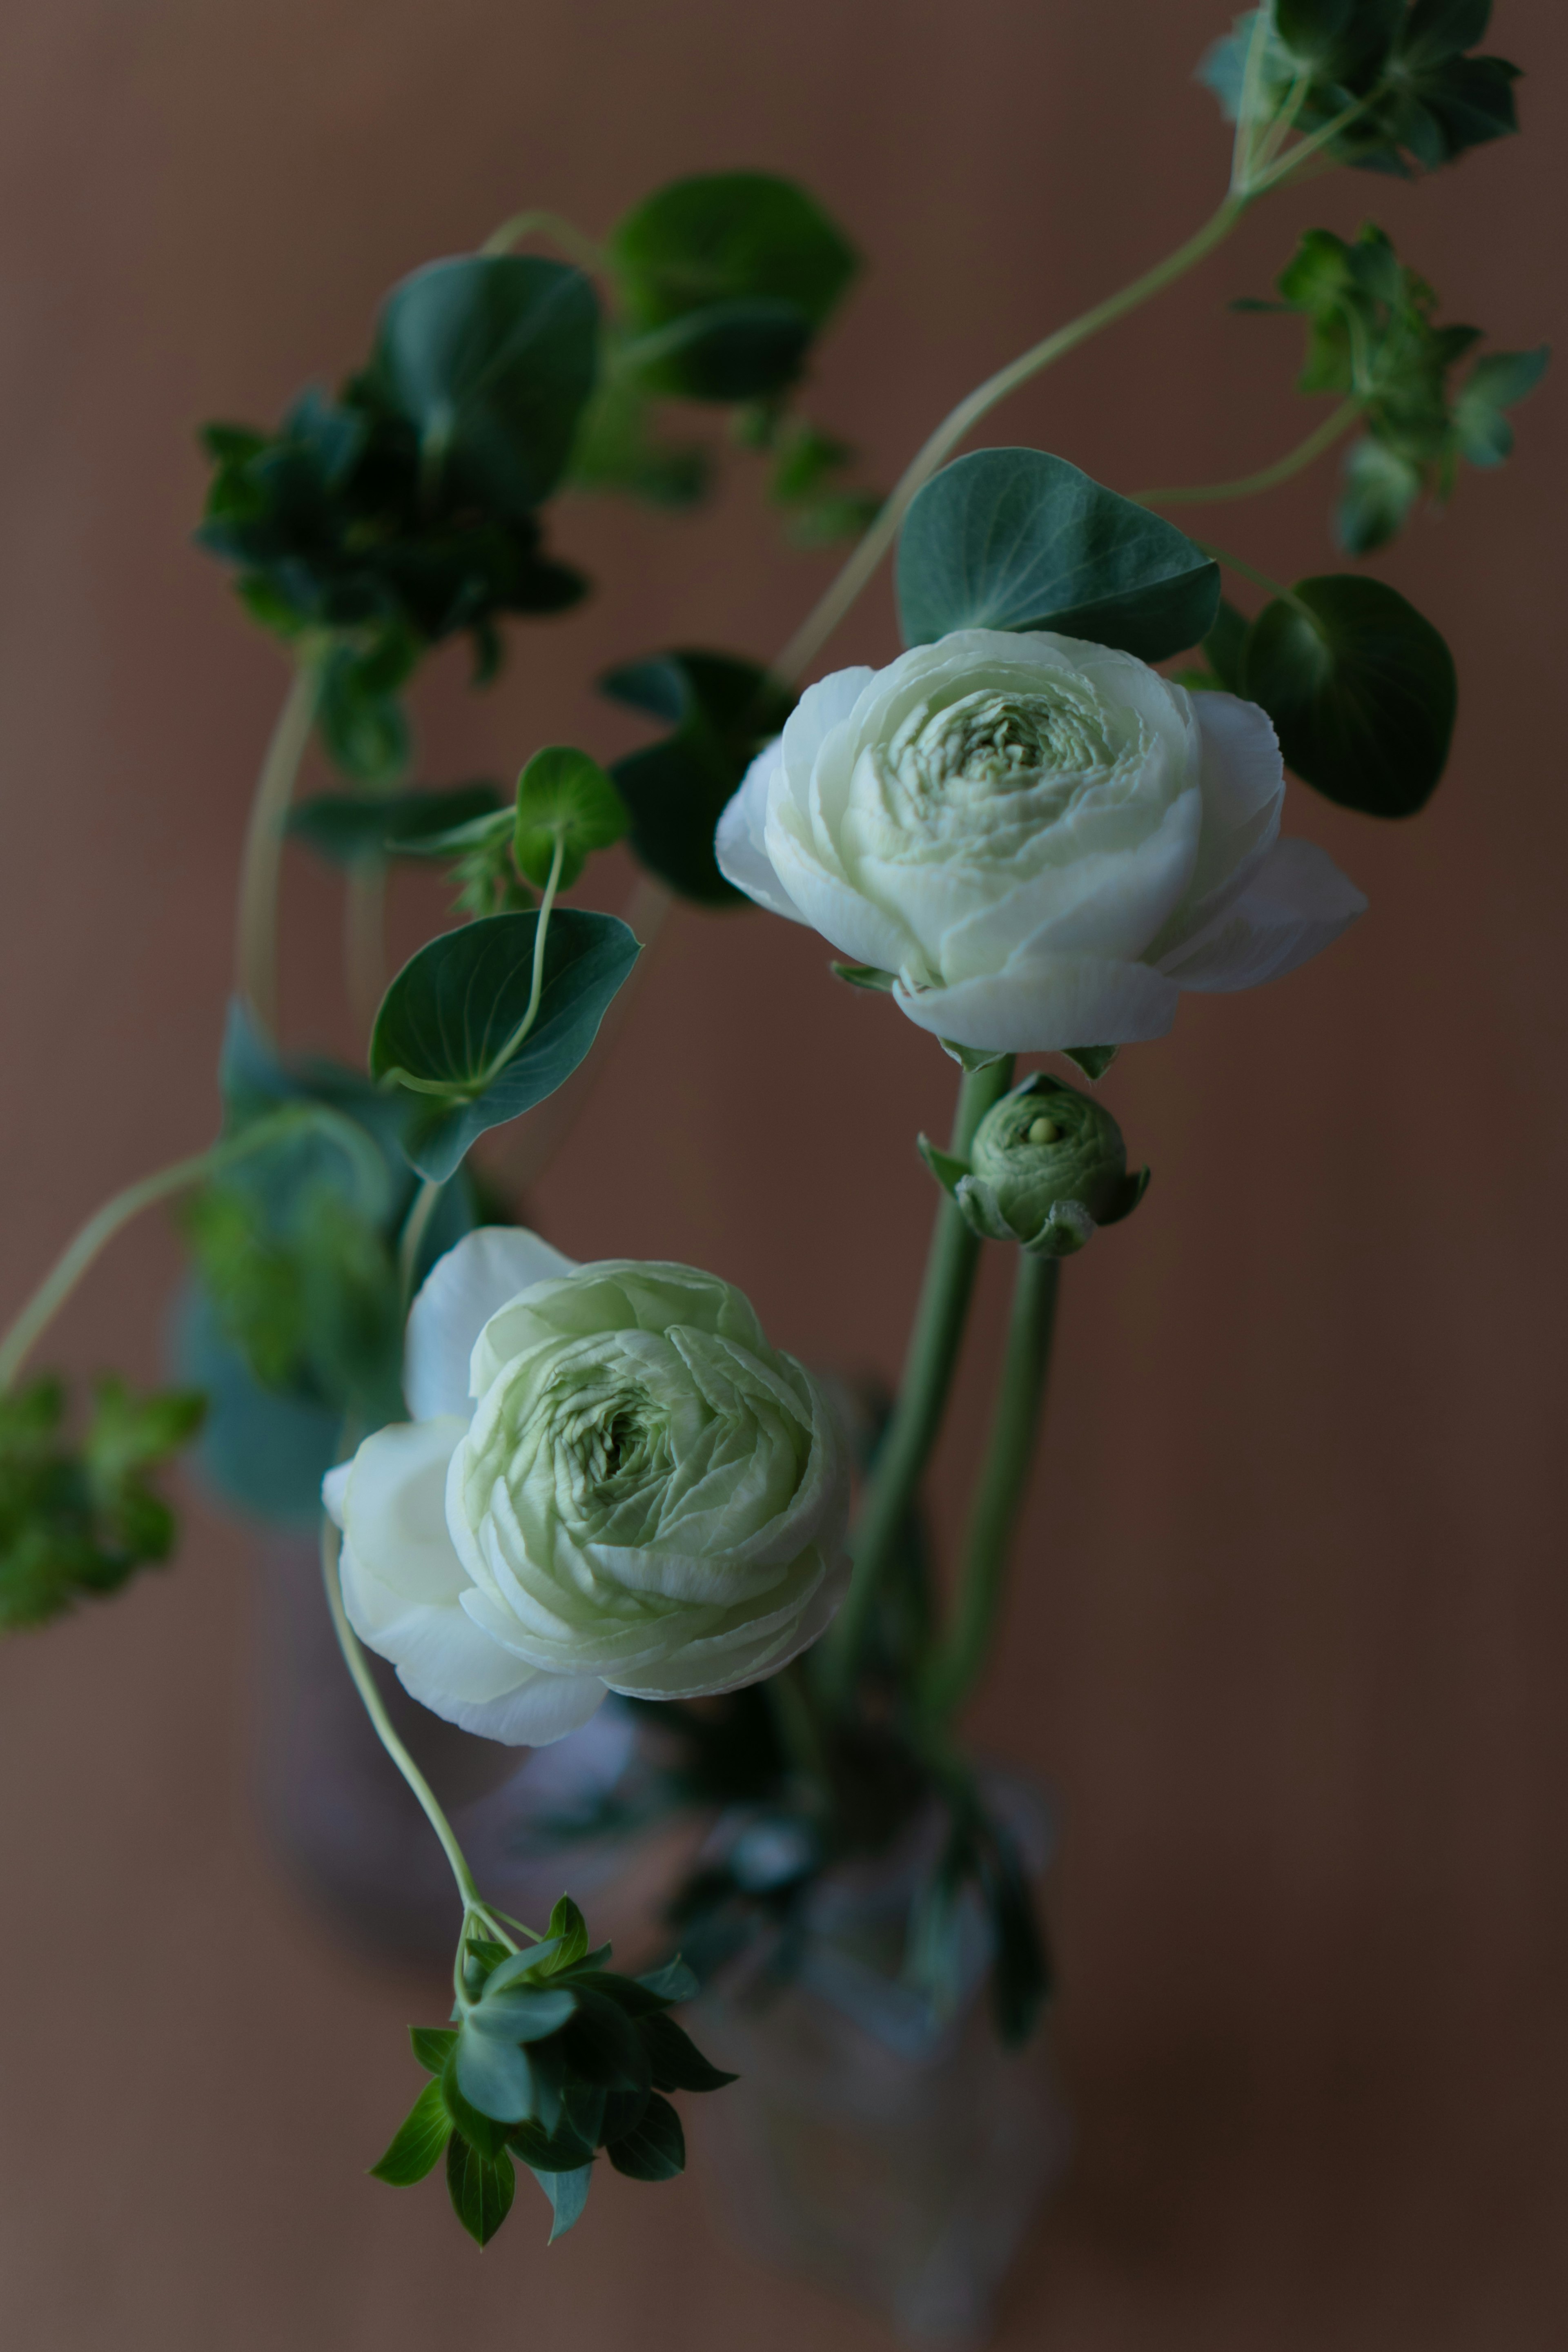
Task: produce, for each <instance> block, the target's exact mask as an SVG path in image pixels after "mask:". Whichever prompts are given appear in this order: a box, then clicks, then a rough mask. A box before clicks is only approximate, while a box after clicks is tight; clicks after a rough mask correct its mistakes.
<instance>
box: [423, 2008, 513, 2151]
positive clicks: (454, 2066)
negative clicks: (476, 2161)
mask: <svg viewBox="0 0 1568 2352" xmlns="http://www.w3.org/2000/svg"><path fill="white" fill-rule="evenodd" d="M463 2041H464V2036H463V2034H462V2033H461V2032H458V2033H457V2034H456V2035H454V2037H453V2042H452V2047H451V2050H450V2051H449V2052H448V2053H447V2063H446V2064H445V2065H444V2066H443V2068H442V2070H441V2096H442V2098H443V2099H444V2100H445V2101H446V2104H447V2114H448V2115H449V2116H451V2118H452V2121H453V2122H454V2124H456V2126H457V2127H458V2130H459V2131H460V2132H461V2133H462V2135H463V2137H464V2138H465V2139H466V2140H468V2144H469V2145H470V2147H476V2148H478V2149H479V2153H480V2155H481V2156H492V2157H493V2156H499V2155H500V2151H501V2149H502V2148H503V2147H505V2146H506V2137H507V2132H508V2130H509V2128H510V2126H511V2124H513V2123H517V2122H521V2116H492V2115H490V2114H489V2112H488V2110H487V2109H486V2108H484V2107H480V2106H476V2105H475V2104H474V2102H473V2101H472V2100H471V2099H470V2098H469V2097H468V2094H467V2092H466V2091H465V2090H464V2088H463V2085H462V2084H461V2082H460V2081H459V2080H458V2061H459V2059H460V2058H461V2057H462V2055H463ZM518 2056H519V2058H520V2059H521V2058H522V2053H521V2051H520V2052H519V2053H518ZM483 2059H484V2052H483V2050H482V2049H481V2051H480V2053H479V2057H478V2058H471V2059H470V2062H469V2063H470V2067H471V2069H472V2070H473V2071H474V2074H475V2079H476V2081H479V2079H480V2076H481V2075H482V2073H483ZM522 2063H524V2064H526V2063H527V2061H526V2060H522Z"/></svg>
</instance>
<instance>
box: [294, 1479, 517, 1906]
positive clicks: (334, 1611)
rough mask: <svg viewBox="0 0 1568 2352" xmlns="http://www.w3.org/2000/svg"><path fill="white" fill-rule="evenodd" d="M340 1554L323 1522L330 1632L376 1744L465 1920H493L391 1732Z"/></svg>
mask: <svg viewBox="0 0 1568 2352" xmlns="http://www.w3.org/2000/svg"><path fill="white" fill-rule="evenodd" d="M340 1549H341V1546H340V1542H339V1538H338V1531H337V1528H335V1527H334V1526H333V1525H332V1522H331V1519H328V1518H323V1519H322V1521H321V1582H322V1583H323V1584H324V1585H325V1587H326V1591H327V1607H328V1608H329V1610H330V1611H331V1618H332V1631H333V1633H336V1635H337V1637H338V1647H339V1649H340V1650H341V1651H342V1654H343V1664H345V1665H346V1666H347V1668H348V1670H349V1673H350V1675H351V1676H352V1677H353V1685H354V1688H355V1690H357V1691H358V1693H359V1695H360V1697H361V1700H362V1701H363V1706H364V1711H365V1713H366V1714H367V1715H368V1716H369V1717H370V1719H371V1723H372V1725H373V1726H374V1730H375V1736H376V1738H378V1739H379V1740H380V1742H381V1744H382V1746H383V1747H384V1748H385V1750H386V1752H387V1754H388V1755H389V1756H390V1757H391V1759H392V1760H393V1762H394V1763H395V1765H396V1767H397V1769H398V1770H399V1771H400V1772H401V1773H402V1775H403V1777H404V1779H405V1780H406V1781H407V1783H408V1785H409V1787H410V1788H411V1789H412V1790H413V1791H414V1793H415V1795H416V1797H417V1798H418V1800H419V1803H420V1807H421V1809H422V1811H424V1814H425V1818H426V1821H427V1822H429V1824H430V1826H431V1828H432V1829H433V1830H434V1831H435V1832H436V1835H437V1838H438V1839H439V1840H440V1842H441V1851H442V1853H444V1854H445V1855H446V1857H447V1863H448V1864H449V1865H450V1867H451V1872H452V1875H453V1877H454V1878H455V1879H456V1880H457V1882H458V1894H459V1895H461V1896H462V1898H463V1909H464V1912H465V1914H467V1913H468V1912H477V1913H479V1916H480V1917H481V1918H485V1919H489V1916H490V1914H489V1911H488V1910H487V1909H486V1906H485V1904H484V1902H483V1901H482V1899H481V1897H480V1895H479V1888H478V1886H477V1885H475V1884H474V1874H473V1872H472V1871H471V1870H470V1869H469V1868H468V1856H467V1855H466V1854H465V1853H464V1852H463V1849H462V1847H461V1846H460V1845H459V1844H458V1840H457V1837H456V1834H455V1833H454V1832H453V1829H452V1824H451V1822H449V1821H448V1820H447V1816H446V1814H445V1813H444V1812H443V1811H441V1808H440V1806H439V1805H438V1804H437V1801H436V1793H435V1790H433V1789H432V1788H431V1786H430V1783H429V1781H428V1780H426V1778H425V1775H424V1773H423V1772H421V1770H420V1769H419V1767H418V1765H417V1764H416V1762H415V1761H414V1759H413V1757H412V1756H410V1754H409V1753H408V1750H407V1748H405V1746H404V1744H403V1742H402V1740H401V1739H400V1738H398V1736H397V1734H396V1732H395V1730H394V1729H393V1726H392V1717H390V1716H389V1715H388V1713H387V1711H386V1702H385V1700H384V1698H383V1697H382V1696H381V1693H380V1692H379V1691H378V1690H377V1688H376V1686H375V1677H374V1675H373V1674H372V1673H371V1670H370V1662H369V1660H368V1659H367V1658H366V1656H365V1654H364V1651H363V1647H362V1646H361V1643H360V1638H359V1635H358V1634H357V1633H355V1632H354V1629H353V1626H352V1625H351V1624H350V1623H349V1620H348V1612H347V1611H346V1610H345V1609H344V1607H343V1589H342V1579H341V1577H340V1576H339V1574H338V1553H339V1550H340ZM504 1940H505V1941H506V1942H508V1943H510V1941H511V1938H510V1936H508V1937H505V1939H504Z"/></svg>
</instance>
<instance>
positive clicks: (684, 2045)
mask: <svg viewBox="0 0 1568 2352" xmlns="http://www.w3.org/2000/svg"><path fill="white" fill-rule="evenodd" d="M637 2032H639V2033H640V2034H641V2035H642V2038H643V2042H644V2045H645V2047H646V2049H647V2056H648V2067H649V2070H650V2073H651V2075H652V2080H653V2086H654V2089H655V2090H656V2091H721V2090H722V2089H723V2087H724V2085H725V2084H726V2083H733V2082H736V2081H738V2079H739V2077H738V2076H736V2075H734V2074H725V2073H723V2071H722V2070H721V2068H720V2067H718V2066H715V2065H714V2064H713V2063H711V2061H710V2060H709V2059H707V2058H704V2056H703V2055H702V2053H701V2051H700V2050H699V2048H698V2047H697V2044H696V2042H693V2041H692V2039H691V2036H690V2035H689V2033H688V2032H685V2031H684V2029H683V2028H682V2027H680V2026H679V2025H677V2023H676V2021H675V2020H674V2018H673V2017H667V2016H666V2015H665V2014H664V2013H663V2012H662V2011H654V2012H653V2013H652V2015H650V2016H647V2017H643V2018H639V2019H638V2020H637Z"/></svg>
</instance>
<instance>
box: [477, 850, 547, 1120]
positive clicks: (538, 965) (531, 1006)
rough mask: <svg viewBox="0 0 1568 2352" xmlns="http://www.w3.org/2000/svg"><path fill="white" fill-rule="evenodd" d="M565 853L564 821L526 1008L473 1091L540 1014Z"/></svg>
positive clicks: (542, 908) (496, 1070)
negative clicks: (546, 956) (546, 951)
mask: <svg viewBox="0 0 1568 2352" xmlns="http://www.w3.org/2000/svg"><path fill="white" fill-rule="evenodd" d="M565 856H566V829H565V827H564V825H563V826H562V827H561V828H560V830H559V831H558V832H557V834H556V835H555V851H554V855H553V856H552V858H551V860H550V878H549V880H548V881H547V882H546V883H545V886H544V896H543V898H541V900H540V902H539V919H538V921H537V922H536V923H535V925H534V927H533V978H532V981H531V984H530V987H529V992H528V1009H527V1011H526V1012H525V1013H523V1016H522V1019H521V1021H520V1022H519V1023H518V1024H517V1027H516V1028H515V1029H514V1030H513V1031H512V1033H511V1035H510V1037H509V1038H508V1039H507V1041H506V1044H505V1045H503V1046H502V1047H501V1049H500V1053H499V1054H496V1055H492V1056H491V1059H490V1063H489V1067H488V1069H487V1070H486V1071H485V1073H484V1076H482V1077H480V1078H478V1079H476V1080H475V1082H474V1092H475V1093H476V1094H479V1093H482V1091H483V1090H484V1088H485V1087H488V1086H489V1085H490V1083H491V1082H492V1080H493V1079H495V1078H497V1077H499V1076H500V1073H501V1071H502V1070H504V1069H505V1067H506V1066H507V1064H508V1063H509V1062H510V1059H511V1057H512V1055H514V1054H515V1053H516V1052H517V1050H518V1048H519V1046H520V1045H521V1044H522V1042H523V1040H524V1038H525V1037H526V1036H527V1035H528V1033H529V1031H530V1030H531V1028H532V1026H533V1024H534V1023H535V1021H536V1020H537V1019H538V1018H539V1000H540V998H541V996H542V994H543V992H544V942H545V940H546V938H547V937H548V936H549V931H550V918H551V916H552V913H553V912H554V908H555V893H556V891H557V890H558V889H559V888H560V887H561V868H562V866H563V862H564V860H565Z"/></svg>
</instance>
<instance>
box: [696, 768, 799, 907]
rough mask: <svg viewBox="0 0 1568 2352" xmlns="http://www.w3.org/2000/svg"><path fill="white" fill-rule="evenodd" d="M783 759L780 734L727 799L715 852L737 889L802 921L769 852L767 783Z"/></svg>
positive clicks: (724, 873) (716, 834)
mask: <svg viewBox="0 0 1568 2352" xmlns="http://www.w3.org/2000/svg"><path fill="white" fill-rule="evenodd" d="M783 759H784V739H783V737H782V736H780V737H777V738H775V740H773V742H772V743H770V744H768V745H767V746H766V748H765V749H764V750H763V751H759V752H758V753H757V756H756V758H755V759H754V760H753V761H752V764H751V766H750V767H749V768H748V769H747V771H746V772H745V775H744V777H743V778H742V782H741V789H740V791H739V792H738V793H736V794H735V796H734V798H733V799H732V800H731V801H729V802H727V803H726V804H725V807H724V811H723V814H721V817H720V819H719V825H718V830H717V831H716V832H715V834H714V835H713V855H714V856H715V857H716V858H717V859H718V861H719V871H720V873H721V874H722V876H723V877H724V879H725V881H726V882H732V883H733V884H734V886H735V887H736V889H737V890H743V891H744V892H745V894H746V896H747V898H754V899H755V900H756V902H757V904H758V906H759V907H765V908H767V909H768V911H769V913H770V914H773V915H784V916H786V917H787V918H788V919H789V920H790V921H791V922H792V923H804V922H805V916H804V915H803V914H802V913H801V911H800V908H798V907H797V906H796V905H795V902H794V900H793V899H792V898H791V897H790V895H789V893H788V891H787V890H786V889H785V888H784V885H783V883H782V882H781V881H780V880H779V877H778V876H777V875H776V874H775V873H774V872H773V860H772V858H771V857H770V856H768V848H767V823H768V787H769V785H770V784H771V783H772V782H773V777H774V775H775V774H776V772H777V771H778V768H779V765H780V762H781V761H783Z"/></svg>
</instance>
